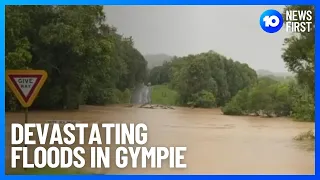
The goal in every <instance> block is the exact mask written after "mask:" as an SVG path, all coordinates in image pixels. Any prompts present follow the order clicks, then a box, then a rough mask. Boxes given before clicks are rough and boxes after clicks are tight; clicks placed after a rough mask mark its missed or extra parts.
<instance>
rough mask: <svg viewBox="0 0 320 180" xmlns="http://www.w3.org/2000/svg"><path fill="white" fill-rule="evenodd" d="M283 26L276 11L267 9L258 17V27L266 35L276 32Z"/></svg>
mask: <svg viewBox="0 0 320 180" xmlns="http://www.w3.org/2000/svg"><path fill="white" fill-rule="evenodd" d="M282 25H283V18H282V14H281V13H279V12H278V11H277V10H274V9H269V10H266V11H264V12H263V13H262V14H261V16H260V26H261V28H262V29H263V30H264V31H265V32H267V33H276V32H278V31H279V30H280V29H281V28H282Z"/></svg>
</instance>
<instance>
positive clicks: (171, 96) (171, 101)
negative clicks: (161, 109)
mask: <svg viewBox="0 0 320 180" xmlns="http://www.w3.org/2000/svg"><path fill="white" fill-rule="evenodd" d="M177 96H178V93H177V92H176V91H174V90H172V89H169V87H168V85H155V86H152V96H151V98H152V103H153V104H162V105H175V104H176V100H177Z"/></svg>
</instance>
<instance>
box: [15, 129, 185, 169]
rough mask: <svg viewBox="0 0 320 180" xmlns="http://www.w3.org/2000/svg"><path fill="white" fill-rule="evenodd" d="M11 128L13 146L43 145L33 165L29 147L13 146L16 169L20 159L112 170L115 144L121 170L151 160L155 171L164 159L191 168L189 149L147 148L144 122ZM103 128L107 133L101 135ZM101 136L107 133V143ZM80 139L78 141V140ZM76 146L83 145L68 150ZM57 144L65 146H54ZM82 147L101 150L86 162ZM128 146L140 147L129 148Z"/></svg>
mask: <svg viewBox="0 0 320 180" xmlns="http://www.w3.org/2000/svg"><path fill="white" fill-rule="evenodd" d="M50 126H51V127H50ZM11 128H12V129H11V133H12V134H11V136H12V138H11V143H12V145H21V146H23V145H35V144H39V145H40V146H38V147H36V148H35V149H34V152H33V156H32V157H33V158H34V159H33V160H32V161H33V162H34V163H33V164H31V163H28V162H30V157H29V156H28V154H29V153H28V147H21V146H20V147H12V148H11V151H12V156H11V166H12V168H16V167H17V160H18V159H21V158H22V162H23V167H24V168H44V167H46V166H48V167H50V168H57V167H60V168H68V167H71V166H74V167H76V168H83V167H84V166H85V165H86V163H90V167H91V168H110V155H111V154H113V153H112V152H111V151H110V147H108V145H111V144H113V145H122V146H119V147H117V148H116V150H115V152H114V153H115V154H113V155H115V158H114V159H115V164H116V166H117V167H118V168H125V167H127V166H130V167H132V168H137V167H141V168H147V164H149V163H147V161H150V162H151V163H150V167H151V168H161V167H162V163H163V161H164V160H169V166H170V168H186V167H187V165H186V164H183V163H182V162H181V161H182V160H183V159H184V155H183V152H185V151H186V150H187V148H186V147H169V148H167V147H149V148H147V147H143V146H144V145H145V144H146V143H147V142H148V128H147V126H146V125H145V124H142V123H140V124H129V125H127V124H112V123H102V124H91V125H90V126H89V124H87V123H76V124H71V123H69V124H64V125H62V126H61V125H60V124H40V123H39V124H37V123H27V124H24V125H22V124H16V123H14V124H12V125H11ZM50 128H52V132H51V133H48V131H49V129H50ZM85 129H89V131H90V136H89V139H88V141H85V140H84V139H85V137H84V133H85ZM100 129H101V130H102V131H103V132H100V131H101V130H100ZM34 130H35V131H34ZM76 131H78V132H76ZM34 132H36V134H37V136H38V139H35V138H34V136H33V135H34V134H33V133H34ZM101 133H103V134H106V135H105V140H104V141H103V140H102V137H101ZM62 134H65V135H66V136H63V135H62ZM76 134H77V135H76ZM76 136H77V137H78V138H75V137H76ZM112 142H114V143H112ZM75 143H77V144H79V145H80V146H77V147H75V148H71V147H68V146H70V145H73V144H75ZM45 144H49V145H52V146H51V147H49V148H45V147H42V146H41V145H45ZM55 144H59V146H62V147H55V146H53V145H55ZM81 145H98V147H90V162H86V161H85V158H84V155H85V154H86V153H87V152H86V150H85V148H84V147H83V146H81ZM127 145H139V146H140V147H139V146H138V147H135V146H132V147H130V146H129V147H128V146H127ZM125 146H127V147H125ZM18 152H20V153H21V152H22V154H23V156H22V157H21V156H20V155H18ZM129 158H130V159H129ZM138 158H139V159H138ZM129 161H130V162H131V164H129ZM138 162H140V163H138Z"/></svg>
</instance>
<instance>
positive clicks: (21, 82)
mask: <svg viewBox="0 0 320 180" xmlns="http://www.w3.org/2000/svg"><path fill="white" fill-rule="evenodd" d="M13 79H14V81H15V82H16V83H17V85H18V86H19V87H17V88H19V89H20V90H21V92H22V93H23V95H24V97H28V96H29V95H30V93H32V92H31V89H32V88H33V87H34V86H35V85H36V82H37V78H36V77H23V78H21V77H15V78H13Z"/></svg>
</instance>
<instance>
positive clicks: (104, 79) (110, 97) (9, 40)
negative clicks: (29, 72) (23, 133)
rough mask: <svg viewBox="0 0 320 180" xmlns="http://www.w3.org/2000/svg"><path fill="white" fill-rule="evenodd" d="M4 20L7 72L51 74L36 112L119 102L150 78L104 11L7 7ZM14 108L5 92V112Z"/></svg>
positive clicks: (97, 8) (131, 45) (128, 39)
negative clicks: (35, 70) (36, 70)
mask: <svg viewBox="0 0 320 180" xmlns="http://www.w3.org/2000/svg"><path fill="white" fill-rule="evenodd" d="M5 21H6V54H5V55H6V69H44V70H46V71H47V72H48V80H47V82H46V83H45V85H44V87H43V88H42V90H41V92H40V94H39V97H38V98H37V99H36V101H35V103H34V105H33V108H46V109H52V108H58V109H61V108H65V109H77V108H78V106H79V104H84V103H86V104H100V105H103V104H108V103H118V102H120V101H122V100H123V99H127V98H124V96H122V95H121V94H122V92H123V91H126V92H125V94H127V93H128V91H129V90H128V89H131V88H133V87H134V86H135V84H137V83H139V82H143V81H144V80H145V78H146V65H147V62H146V61H145V59H144V57H143V56H142V55H141V53H140V52H139V51H138V50H137V49H135V48H134V42H133V39H132V38H131V37H123V36H122V35H119V34H117V31H116V29H115V28H114V27H111V26H109V25H108V24H106V23H105V14H104V12H103V6H6V20H5ZM119 92H120V93H119ZM126 101H127V100H126ZM14 107H16V103H13V98H12V94H11V93H10V91H9V90H8V89H7V88H6V109H7V110H8V109H12V108H14Z"/></svg>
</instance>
